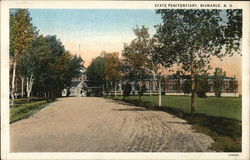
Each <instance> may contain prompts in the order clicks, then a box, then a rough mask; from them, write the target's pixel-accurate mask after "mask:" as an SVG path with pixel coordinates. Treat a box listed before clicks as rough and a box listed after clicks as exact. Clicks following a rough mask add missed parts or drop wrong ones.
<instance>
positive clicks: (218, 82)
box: [213, 68, 226, 97]
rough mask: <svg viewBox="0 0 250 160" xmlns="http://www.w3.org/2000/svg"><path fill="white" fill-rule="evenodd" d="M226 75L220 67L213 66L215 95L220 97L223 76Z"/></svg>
mask: <svg viewBox="0 0 250 160" xmlns="http://www.w3.org/2000/svg"><path fill="white" fill-rule="evenodd" d="M225 77H226V72H223V71H222V69H221V68H215V71H214V84H213V85H214V91H215V96H217V97H221V91H222V88H223V85H224V78H225Z"/></svg>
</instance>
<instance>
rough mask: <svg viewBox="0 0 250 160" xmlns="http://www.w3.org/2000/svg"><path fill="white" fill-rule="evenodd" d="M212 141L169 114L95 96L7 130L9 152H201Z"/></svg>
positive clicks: (62, 101) (61, 103)
mask: <svg viewBox="0 0 250 160" xmlns="http://www.w3.org/2000/svg"><path fill="white" fill-rule="evenodd" d="M212 142H213V140H212V139H211V138H210V137H209V136H207V135H204V134H200V133H197V132H196V131H194V130H193V129H191V125H189V124H187V123H186V121H184V120H182V119H180V118H177V117H175V116H173V115H170V114H168V113H165V112H161V111H151V110H146V109H144V108H140V107H135V106H132V105H128V104H121V103H118V102H115V101H113V100H109V99H104V98H96V97H70V98H59V99H58V100H57V101H56V102H53V103H51V104H50V105H49V106H47V107H46V108H44V109H42V110H41V111H39V112H38V113H36V114H34V115H33V116H32V117H30V118H28V119H25V120H21V121H19V122H16V123H13V124H11V125H10V145H11V146H10V148H11V152H205V151H209V150H208V147H209V146H210V145H211V144H212Z"/></svg>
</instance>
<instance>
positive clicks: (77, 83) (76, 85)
mask: <svg viewBox="0 0 250 160" xmlns="http://www.w3.org/2000/svg"><path fill="white" fill-rule="evenodd" d="M86 80H87V77H86V69H85V68H84V67H81V68H80V73H79V74H78V75H76V76H75V77H74V78H73V79H72V80H71V85H70V87H69V88H65V89H64V90H63V91H62V96H77V97H81V96H86V95H87V90H86V89H85V88H87V85H86Z"/></svg>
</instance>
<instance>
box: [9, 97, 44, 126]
mask: <svg viewBox="0 0 250 160" xmlns="http://www.w3.org/2000/svg"><path fill="white" fill-rule="evenodd" d="M47 103H48V102H47V101H46V100H41V99H36V98H33V99H31V102H30V103H27V99H17V100H15V106H14V107H10V123H13V122H16V121H18V120H21V119H24V118H28V117H29V116H31V115H32V114H34V113H36V112H37V111H39V110H40V109H42V108H44V107H45V106H46V104H47Z"/></svg>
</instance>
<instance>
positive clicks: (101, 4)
mask: <svg viewBox="0 0 250 160" xmlns="http://www.w3.org/2000/svg"><path fill="white" fill-rule="evenodd" d="M156 3H160V4H162V3H172V4H177V3H178V4H208V3H209V4H212V3H215V4H218V3H219V4H227V5H229V4H232V5H233V8H234V9H243V41H242V42H243V43H242V55H243V57H242V95H243V97H242V98H243V101H242V102H243V106H242V125H243V133H242V148H243V149H242V153H237V154H239V156H238V157H230V156H228V155H229V153H224V152H223V153H207V152H205V153H204V152H203V153H191V152H188V153H183V152H176V153H174V152H167V153H159V152H156V153H153V152H151V153H138V152H137V153H136V152H135V153H129V152H120V153H115V152H102V153H100V152H84V153H79V152H78V153H77V152H64V153H57V152H42V153H10V152H9V151H10V148H9V96H8V95H9V70H8V69H9V54H8V51H9V25H8V23H9V20H8V17H9V8H47V9H48V8H51V9H56V8H64V9H74V8H75V9H155V7H154V4H156ZM164 8H166V7H164ZM189 8H192V7H186V8H180V9H189ZM158 9H160V8H158ZM166 9H167V8H166ZM172 9H176V8H172ZM193 9H198V8H193ZM202 9H208V8H202ZM210 9H229V8H210ZM249 11H250V2H247V1H245V2H242V1H241V2H240V1H237V2H225V1H222V2H219V1H214V2H211V1H202V2H199V1H195V2H192V1H185V2H181V1H173V2H171V1H158V2H157V1H93V2H90V1H2V2H1V157H2V158H3V159H27V160H28V159H38V158H39V159H221V160H222V159H246V160H247V159H249V92H250V90H249V87H250V81H249V75H250V70H249V60H250V56H249V51H250V34H249V33H250V32H249V28H250V22H249V19H250V15H249Z"/></svg>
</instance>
